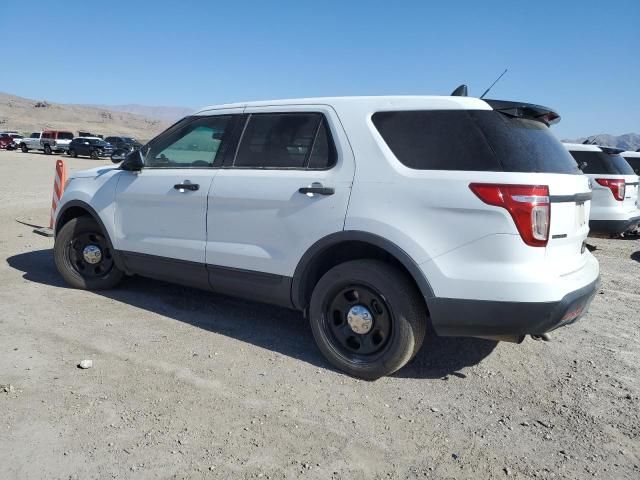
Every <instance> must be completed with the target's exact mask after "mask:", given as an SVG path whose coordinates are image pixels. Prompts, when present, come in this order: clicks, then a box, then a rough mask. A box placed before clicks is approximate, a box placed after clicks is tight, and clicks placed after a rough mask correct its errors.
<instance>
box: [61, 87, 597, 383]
mask: <svg viewBox="0 0 640 480" xmlns="http://www.w3.org/2000/svg"><path fill="white" fill-rule="evenodd" d="M558 118H559V117H558V115H557V114H556V113H554V112H553V111H551V110H549V109H546V108H544V107H539V106H535V105H529V104H522V103H513V102H501V101H492V100H486V101H483V100H479V99H476V98H467V97H453V96H451V97H427V96H422V97H353V98H318V99H300V100H286V101H283V100H280V101H271V102H254V103H243V104H234V105H222V106H216V107H209V108H205V109H204V110H202V111H200V112H198V113H197V114H195V115H193V116H190V117H187V118H185V119H183V120H181V121H179V122H178V123H176V124H175V125H173V126H172V127H170V128H169V129H168V130H166V131H165V132H163V133H162V134H160V135H159V136H158V137H156V138H154V139H153V140H151V141H150V142H149V143H148V144H147V145H145V147H143V148H142V149H141V151H134V152H131V153H129V152H126V157H124V155H125V152H124V151H122V152H116V153H115V154H114V156H113V158H112V159H113V160H114V162H118V161H122V160H123V161H122V164H121V165H120V166H119V167H116V166H113V167H105V166H103V167H98V168H95V169H92V170H87V171H84V172H75V173H74V174H73V175H72V176H71V178H70V180H69V183H68V185H67V188H66V190H65V193H64V195H63V198H62V200H61V203H60V208H59V209H58V211H57V215H56V225H55V233H56V239H55V261H56V265H57V267H58V270H59V271H60V273H61V274H62V276H63V277H64V278H65V279H66V281H67V282H68V283H69V284H71V285H72V286H74V287H77V288H87V289H102V288H110V287H113V286H115V285H116V284H117V283H119V282H120V280H121V279H122V277H123V275H125V274H139V275H143V276H148V277H153V278H158V279H163V280H169V281H172V282H176V283H182V284H186V285H190V286H194V287H200V288H203V289H207V290H214V291H216V292H220V293H225V294H230V295H235V296H239V297H244V298H249V299H252V300H258V301H264V302H270V303H274V304H278V305H283V306H286V307H289V308H294V309H299V310H302V311H304V312H305V314H306V316H307V317H308V318H309V319H310V322H311V327H312V330H313V334H314V336H315V339H316V341H317V344H318V346H319V348H320V350H321V351H322V352H323V353H324V355H325V356H326V357H327V359H328V360H329V361H330V362H331V363H332V364H333V365H334V366H336V367H337V368H339V369H341V370H343V371H345V372H348V373H349V374H351V375H354V376H358V377H362V378H366V379H375V378H378V377H380V376H383V375H387V374H390V373H392V372H394V371H396V370H397V369H399V368H400V367H402V366H403V365H404V364H405V363H406V362H407V361H409V360H410V359H411V358H412V357H413V356H414V355H415V354H416V353H417V352H418V350H419V348H420V346H421V344H422V341H423V338H424V336H425V333H426V332H427V331H435V333H436V334H438V335H460V336H477V337H485V338H486V337H489V338H493V339H500V340H515V341H521V340H522V339H523V338H524V335H526V334H534V335H541V334H544V333H545V332H548V331H550V330H553V329H555V328H557V327H559V326H562V325H565V324H569V323H572V322H574V321H575V320H577V319H578V318H579V317H580V316H582V314H583V313H584V312H585V311H586V309H587V306H588V304H589V302H590V301H591V299H592V297H593V295H594V293H595V291H596V288H597V284H598V281H599V275H598V262H597V261H596V260H595V258H594V257H593V256H592V255H591V254H590V253H589V252H588V251H587V250H586V248H585V243H584V242H585V239H586V237H587V233H588V225H587V220H588V218H589V205H590V198H591V190H590V189H589V185H588V179H587V177H585V176H584V175H581V174H580V171H579V170H578V168H577V167H576V164H575V162H574V161H573V159H572V158H571V156H570V155H569V154H568V152H567V150H566V149H565V148H564V147H563V146H562V144H561V143H560V142H559V141H558V140H556V139H555V137H554V136H553V135H552V134H551V133H550V132H549V129H548V125H547V124H548V123H551V122H554V121H557V119H558ZM428 327H429V328H428Z"/></svg>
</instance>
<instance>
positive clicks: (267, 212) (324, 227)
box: [206, 105, 354, 303]
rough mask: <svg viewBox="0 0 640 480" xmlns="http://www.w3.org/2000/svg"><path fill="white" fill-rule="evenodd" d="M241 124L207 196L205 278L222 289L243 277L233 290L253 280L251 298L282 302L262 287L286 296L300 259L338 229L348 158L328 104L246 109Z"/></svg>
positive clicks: (347, 188) (349, 175) (348, 179)
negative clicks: (232, 278) (234, 144)
mask: <svg viewBox="0 0 640 480" xmlns="http://www.w3.org/2000/svg"><path fill="white" fill-rule="evenodd" d="M243 121H244V122H245V124H244V126H243V130H242V131H243V133H242V136H241V139H240V143H239V145H238V147H237V149H236V153H235V155H234V156H233V157H232V158H230V159H229V161H228V162H227V163H226V164H225V166H224V168H222V169H221V170H220V172H219V173H218V175H217V176H216V177H215V178H214V181H213V185H212V188H211V192H210V194H209V210H208V214H207V230H208V234H207V255H206V262H207V264H208V265H209V266H210V267H209V268H210V273H211V274H210V281H211V284H212V286H213V287H214V288H218V289H222V290H225V289H226V287H227V286H228V283H229V281H230V280H229V278H230V275H231V274H232V273H234V274H235V275H236V276H238V275H240V276H242V275H243V274H242V273H241V272H244V273H245V274H246V275H245V276H244V277H242V279H243V285H244V287H242V286H240V287H242V288H251V283H252V280H255V285H256V287H257V288H256V290H258V291H256V292H254V293H253V294H252V297H253V298H258V297H259V299H262V300H267V301H275V302H276V303H282V302H280V301H279V300H278V299H273V298H266V297H267V296H268V295H270V294H271V293H270V292H269V289H272V290H273V291H274V292H275V291H277V292H276V293H277V294H281V295H283V296H286V297H289V292H288V291H287V290H286V287H287V286H286V283H287V279H290V278H291V277H292V276H293V273H294V270H295V268H296V266H297V264H298V261H299V260H300V258H301V257H302V255H303V254H304V253H305V252H306V250H307V249H308V248H309V247H311V245H313V244H314V243H315V242H316V241H318V240H319V239H321V238H322V237H324V236H327V235H329V234H331V233H334V232H338V231H341V230H342V229H343V227H344V220H345V215H346V211H347V205H348V202H349V194H350V192H351V184H352V181H353V175H354V159H353V154H352V152H351V150H350V149H349V148H345V147H344V146H345V145H348V142H347V141H346V136H345V133H344V130H343V129H342V127H341V125H340V122H339V120H338V118H337V115H336V113H335V111H334V110H333V109H332V108H330V107H328V106H324V105H319V106H307V105H305V106H304V107H301V106H298V107H290V108H289V107H288V108H286V109H285V110H283V107H279V108H274V107H266V108H265V107H263V108H247V109H246V110H245V116H244V117H243ZM218 267H223V268H218ZM228 267H232V268H233V269H234V271H233V272H231V271H230V270H229V268H228ZM265 274H271V276H269V275H265ZM239 278H240V277H239ZM220 287H221V288H220ZM234 294H242V292H239V291H235V292H234ZM262 294H264V295H262ZM263 297H264V298H263ZM285 300H286V299H285Z"/></svg>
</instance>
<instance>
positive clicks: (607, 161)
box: [565, 143, 640, 234]
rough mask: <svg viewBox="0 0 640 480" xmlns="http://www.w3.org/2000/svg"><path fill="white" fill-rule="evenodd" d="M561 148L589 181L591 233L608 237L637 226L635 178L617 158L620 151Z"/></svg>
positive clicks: (575, 146) (573, 145) (578, 146)
mask: <svg viewBox="0 0 640 480" xmlns="http://www.w3.org/2000/svg"><path fill="white" fill-rule="evenodd" d="M565 147H566V148H567V149H568V150H569V152H570V153H571V155H572V156H573V158H574V159H575V160H576V162H577V164H578V165H579V166H580V167H581V169H582V171H583V172H584V174H585V175H587V176H588V177H589V178H590V179H591V184H592V187H593V200H592V201H591V215H590V216H589V226H590V228H591V230H592V231H594V232H600V233H609V234H619V233H624V232H626V231H628V230H633V229H634V228H635V227H636V225H638V223H640V210H638V205H637V202H638V175H637V174H636V172H634V170H633V168H632V167H631V166H630V165H629V163H628V162H627V161H626V160H625V159H624V158H623V157H622V156H621V155H620V153H621V152H622V150H620V149H616V148H608V147H602V146H599V145H588V144H587V145H585V144H582V143H565Z"/></svg>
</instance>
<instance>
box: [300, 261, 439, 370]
mask: <svg viewBox="0 0 640 480" xmlns="http://www.w3.org/2000/svg"><path fill="white" fill-rule="evenodd" d="M363 306H364V307H366V312H368V313H369V317H368V319H369V320H368V321H365V322H364V323H360V325H358V322H359V319H360V320H362V319H363V318H364V319H365V320H367V316H366V312H365V313H364V314H362V310H361V309H360V311H358V308H360V307H363ZM354 307H356V309H354ZM349 313H354V314H355V315H351V317H352V318H349V317H350V316H349ZM358 313H360V314H361V315H357V314H358ZM427 317H428V315H427V310H426V306H425V304H424V299H423V298H422V296H421V294H420V292H419V291H418V289H417V288H416V286H415V285H414V284H413V282H412V281H411V279H409V278H408V277H407V275H406V274H404V273H403V272H402V271H400V270H399V269H397V268H396V267H394V266H393V265H390V264H388V263H385V262H382V261H379V260H354V261H350V262H345V263H342V264H339V265H337V266H335V267H333V268H332V269H331V270H329V271H328V272H327V273H325V274H324V275H323V276H322V278H321V279H320V280H319V281H318V283H317V284H316V286H315V288H314V290H313V293H312V295H311V302H310V305H309V320H310V322H311V330H312V332H313V336H314V338H315V340H316V344H317V345H318V348H319V349H320V351H321V352H322V353H323V355H324V356H325V357H326V359H327V360H328V361H329V362H330V363H331V364H332V365H333V366H334V367H336V368H338V369H339V370H342V371H343V372H345V373H347V374H349V375H352V376H354V377H358V378H363V379H365V380H376V379H378V378H380V377H383V376H385V375H389V374H391V373H393V372H395V371H396V370H398V369H400V368H401V367H403V366H404V365H405V364H406V363H407V362H408V361H409V360H411V358H413V356H414V355H415V354H416V353H418V351H419V350H420V347H421V346H422V342H423V340H424V337H425V333H426V328H427V322H428V318H427ZM354 327H355V330H354ZM367 328H368V329H369V330H368V331H364V330H366V329H367ZM357 330H360V333H356V331H357Z"/></svg>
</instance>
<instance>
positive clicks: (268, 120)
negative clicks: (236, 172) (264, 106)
mask: <svg viewBox="0 0 640 480" xmlns="http://www.w3.org/2000/svg"><path fill="white" fill-rule="evenodd" d="M334 163H335V150H334V148H333V144H332V142H331V141H330V138H329V135H328V128H327V126H326V122H325V120H324V116H323V115H322V114H320V113H260V114H251V115H250V116H249V119H248V120H247V123H246V126H245V129H244V133H243V134H242V138H241V140H240V145H239V146H238V152H237V154H236V158H235V161H234V163H233V165H234V167H242V168H296V169H305V168H313V169H321V168H329V167H331V166H332V165H333V164H334Z"/></svg>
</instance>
